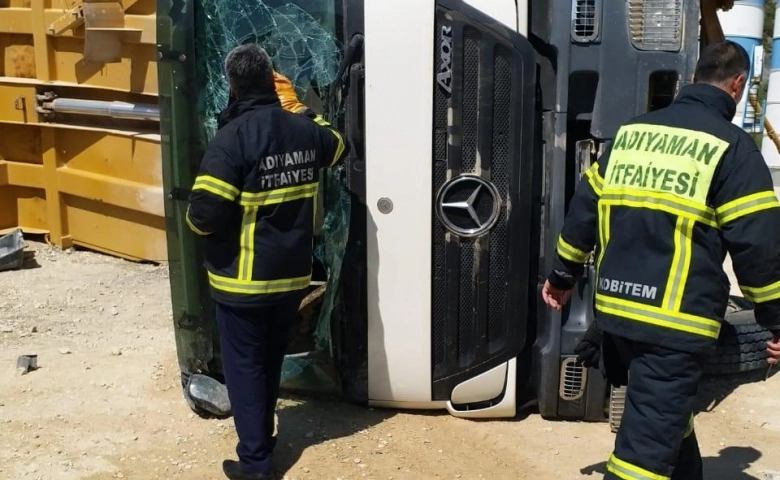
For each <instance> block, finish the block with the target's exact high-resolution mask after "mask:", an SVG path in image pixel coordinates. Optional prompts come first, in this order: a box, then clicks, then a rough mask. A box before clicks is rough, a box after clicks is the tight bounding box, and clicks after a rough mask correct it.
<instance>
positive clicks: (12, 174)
mask: <svg viewBox="0 0 780 480" xmlns="http://www.w3.org/2000/svg"><path fill="white" fill-rule="evenodd" d="M0 182H4V183H0V186H6V185H9V186H10V185H12V186H16V187H27V188H39V189H43V166H42V165H34V164H30V163H16V162H9V161H7V160H0Z"/></svg>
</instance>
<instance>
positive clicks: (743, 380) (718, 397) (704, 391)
mask: <svg viewBox="0 0 780 480" xmlns="http://www.w3.org/2000/svg"><path fill="white" fill-rule="evenodd" d="M767 366H768V365H767ZM778 371H780V368H777V367H775V368H774V369H773V370H772V372H771V374H770V378H771V377H774V376H775V375H776V374H777V372H778ZM766 373H767V369H766V368H760V369H758V370H753V371H752V372H744V373H738V374H734V375H724V376H718V377H704V378H703V379H702V382H701V384H700V385H699V393H698V398H697V401H696V410H697V411H699V412H710V411H712V410H714V409H715V408H717V407H718V405H720V404H721V402H723V401H724V400H725V399H726V398H728V396H729V395H731V394H732V393H734V391H735V390H736V389H737V388H739V387H741V386H742V385H747V384H749V383H756V382H763V381H764V380H766V378H767V375H766Z"/></svg>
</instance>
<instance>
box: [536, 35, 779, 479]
mask: <svg viewBox="0 0 780 480" xmlns="http://www.w3.org/2000/svg"><path fill="white" fill-rule="evenodd" d="M749 69H750V60H749V57H748V54H747V52H745V50H744V49H743V48H742V47H740V46H739V45H738V44H736V43H733V42H728V41H727V42H722V43H718V44H713V45H710V46H707V47H706V48H704V49H703V51H702V53H701V56H700V58H699V61H698V64H697V66H696V72H695V74H694V78H693V83H692V84H690V85H686V86H684V87H683V88H682V89H681V91H680V92H679V95H678V96H677V97H676V99H675V100H674V101H673V102H672V103H671V104H670V105H669V106H668V107H666V108H663V109H660V110H656V111H653V112H650V113H647V114H644V115H640V116H638V117H636V118H634V119H633V120H631V121H629V122H628V123H627V124H625V125H623V126H622V127H621V128H620V129H619V130H618V132H617V134H616V136H615V139H614V141H613V142H612V143H611V145H610V146H609V148H608V149H607V151H606V152H605V154H604V155H603V156H602V157H601V158H600V159H599V161H598V162H596V163H595V164H593V165H592V167H591V168H590V169H588V170H587V171H586V174H585V176H584V178H583V180H582V181H581V182H580V184H579V186H578V188H577V191H576V193H575V195H574V197H573V199H572V200H571V204H570V207H569V211H568V212H567V215H566V219H565V222H564V226H563V229H562V231H561V234H560V237H559V238H558V243H557V248H556V252H557V255H556V256H555V257H556V258H555V260H554V262H555V264H554V267H553V270H552V272H551V273H550V275H549V277H548V279H547V282H546V283H545V285H544V288H543V291H542V296H543V298H544V300H545V302H546V303H547V305H549V306H550V307H552V308H555V309H556V310H560V308H561V306H562V305H563V304H565V303H566V302H567V301H568V299H569V297H570V295H571V291H572V288H573V287H574V285H575V283H576V282H577V280H578V279H579V278H581V276H582V275H583V266H584V264H585V263H586V262H587V260H588V258H589V256H590V253H591V251H592V250H594V248H595V251H594V258H595V266H596V277H597V278H596V289H595V290H596V292H595V300H594V304H595V324H594V326H593V327H592V328H590V329H589V331H588V332H587V334H586V338H585V339H584V340H583V342H582V343H581V344H580V346H579V348H578V352H579V353H580V359H581V360H582V362H583V363H584V364H585V365H586V366H593V365H594V363H596V362H598V359H599V357H601V363H602V364H603V367H604V371H605V374H606V376H607V378H608V379H609V381H610V382H611V383H612V384H614V385H626V384H627V385H628V388H627V393H626V395H627V396H626V402H625V411H624V414H623V417H622V422H621V426H620V429H619V431H618V433H617V437H616V440H615V449H614V452H613V454H612V456H611V457H610V458H609V461H608V462H607V467H606V468H607V472H606V475H605V477H604V478H605V479H624V480H634V479H637V480H639V479H643V480H663V479H675V480H676V479H680V480H682V479H685V480H698V479H702V478H703V472H702V460H701V456H700V453H699V447H698V443H697V441H696V434H695V432H694V429H693V412H694V400H695V396H696V391H697V387H698V385H699V379H700V378H701V375H702V367H703V362H704V360H705V359H706V356H707V355H710V354H712V352H713V350H714V347H715V345H716V341H717V338H718V334H719V331H720V328H721V323H722V321H723V317H724V315H725V312H726V306H727V302H728V294H729V284H728V278H727V276H726V274H725V273H724V271H723V261H724V259H725V256H726V253H727V252H728V253H729V254H730V255H731V258H732V260H733V265H734V270H735V273H736V276H737V279H738V281H739V286H740V288H741V290H742V292H743V293H744V295H745V297H746V298H748V299H750V300H751V301H753V302H754V303H755V316H756V320H757V321H758V323H759V324H761V325H763V326H764V327H766V328H767V329H769V330H770V331H771V332H772V333H773V334H774V340H773V341H772V342H770V344H769V345H767V347H768V348H767V349H768V352H769V355H770V359H771V361H775V359H777V358H778V356H780V342H778V339H779V338H780V208H778V207H780V204H778V201H777V198H776V196H775V193H774V190H773V184H772V178H771V176H770V173H769V169H768V168H767V165H766V164H765V163H764V159H763V157H762V156H761V153H760V152H759V150H758V148H757V146H756V143H755V141H754V140H753V139H752V138H751V137H750V136H749V135H748V134H747V133H746V132H745V131H744V130H742V129H740V128H739V127H737V126H735V125H733V124H732V123H731V120H732V118H733V117H734V113H735V111H736V102H738V101H739V100H740V99H741V97H742V94H743V92H744V89H745V82H746V79H747V75H748V72H749ZM602 332H603V333H602ZM599 345H600V346H601V348H600V349H599Z"/></svg>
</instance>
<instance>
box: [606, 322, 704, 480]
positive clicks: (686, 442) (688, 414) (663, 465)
mask: <svg viewBox="0 0 780 480" xmlns="http://www.w3.org/2000/svg"><path fill="white" fill-rule="evenodd" d="M604 340H605V342H606V343H608V344H609V343H611V344H612V346H613V347H614V348H607V349H604V352H605V355H607V358H604V361H605V362H612V363H613V364H614V362H622V364H623V365H624V366H625V367H626V368H628V371H629V375H628V388H627V390H626V404H625V410H624V412H623V418H622V420H621V424H620V428H619V429H618V433H617V437H616V439H615V450H614V452H613V454H612V456H611V457H610V459H609V461H608V462H607V473H606V475H605V476H604V478H605V480H618V479H620V480H669V479H671V480H703V478H704V477H703V471H702V460H701V454H700V452H699V444H698V442H697V441H696V433H695V432H694V431H693V411H694V408H695V401H696V392H697V390H698V387H699V380H700V379H701V375H702V368H703V361H704V358H703V357H702V356H700V355H694V354H691V353H686V352H679V351H674V350H669V349H666V348H664V347H661V346H657V345H650V344H646V343H639V342H634V341H631V340H628V339H625V338H622V337H618V336H614V335H610V334H608V333H604ZM613 355H616V356H618V357H619V358H608V357H610V356H613Z"/></svg>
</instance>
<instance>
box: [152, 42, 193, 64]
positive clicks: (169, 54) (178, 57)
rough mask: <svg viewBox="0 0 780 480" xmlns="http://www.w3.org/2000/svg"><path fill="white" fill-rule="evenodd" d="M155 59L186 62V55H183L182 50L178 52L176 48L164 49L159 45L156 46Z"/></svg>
mask: <svg viewBox="0 0 780 480" xmlns="http://www.w3.org/2000/svg"><path fill="white" fill-rule="evenodd" d="M157 61H158V62H173V61H177V62H186V61H187V55H185V54H184V53H183V52H179V51H176V50H166V49H163V48H162V47H161V46H159V45H158V46H157Z"/></svg>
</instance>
